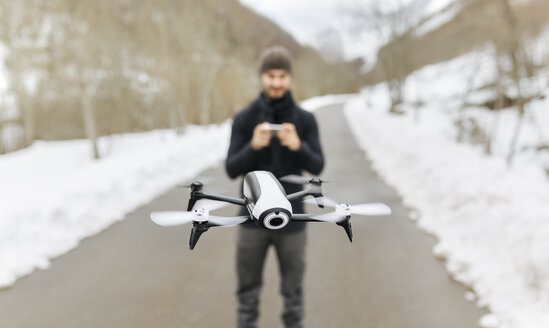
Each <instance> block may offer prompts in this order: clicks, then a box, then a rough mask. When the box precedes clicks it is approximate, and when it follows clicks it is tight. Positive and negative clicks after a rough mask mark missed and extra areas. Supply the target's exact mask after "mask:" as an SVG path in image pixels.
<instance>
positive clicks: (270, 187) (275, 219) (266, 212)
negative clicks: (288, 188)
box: [243, 171, 293, 230]
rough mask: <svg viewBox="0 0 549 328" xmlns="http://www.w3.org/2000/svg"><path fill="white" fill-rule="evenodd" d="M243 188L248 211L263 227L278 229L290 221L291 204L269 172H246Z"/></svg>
mask: <svg viewBox="0 0 549 328" xmlns="http://www.w3.org/2000/svg"><path fill="white" fill-rule="evenodd" d="M243 189H244V190H243V192H244V198H245V200H246V207H247V208H248V211H249V212H250V213H251V215H252V217H253V219H255V220H258V221H259V222H260V224H261V225H262V226H263V227H265V228H267V229H270V230H278V229H282V228H284V227H285V226H287V225H288V223H290V218H291V217H292V214H293V212H292V205H291V204H290V202H289V201H288V198H287V196H286V192H285V191H284V188H283V187H282V185H281V184H280V182H278V180H277V179H276V178H275V177H274V175H273V174H272V173H271V172H267V171H254V172H250V173H248V174H246V176H245V177H244V186H243Z"/></svg>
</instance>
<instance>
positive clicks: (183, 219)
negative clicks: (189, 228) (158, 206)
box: [151, 211, 195, 227]
mask: <svg viewBox="0 0 549 328" xmlns="http://www.w3.org/2000/svg"><path fill="white" fill-rule="evenodd" d="M194 218H195V215H194V213H193V212H183V211H166V212H152V213H151V220H152V221H153V222H154V223H156V224H158V225H159V226H163V227H171V226H176V225H181V224H186V223H191V222H192V221H193V219H194Z"/></svg>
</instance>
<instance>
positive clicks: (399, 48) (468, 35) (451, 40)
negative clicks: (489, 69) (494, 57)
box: [365, 0, 549, 84]
mask: <svg viewBox="0 0 549 328" xmlns="http://www.w3.org/2000/svg"><path fill="white" fill-rule="evenodd" d="M507 2H508V1H507V0H455V1H450V2H449V5H448V6H447V7H446V8H444V10H441V11H440V12H438V13H435V14H433V15H432V16H431V17H427V18H426V19H424V20H420V23H419V24H416V25H414V26H409V28H408V29H407V30H406V31H403V32H402V33H399V35H398V36H397V35H395V36H394V38H393V40H392V41H390V42H388V43H387V44H386V45H385V46H383V47H382V48H381V49H380V50H379V52H378V61H377V63H376V65H375V66H374V67H373V68H372V69H371V70H370V72H369V73H368V74H367V75H366V76H365V83H368V84H372V83H377V82H379V81H383V80H386V79H387V77H388V76H389V78H390V77H392V76H393V75H406V74H409V73H411V72H413V71H415V70H417V69H420V68H422V67H424V66H427V65H432V64H436V63H440V62H442V61H447V60H450V59H453V58H456V57H458V56H460V55H463V54H465V53H468V52H471V51H474V50H475V49H478V48H479V47H483V46H485V45H486V44H490V45H493V46H495V47H496V48H497V49H499V51H501V52H505V51H509V48H512V47H516V45H514V44H513V43H514V42H515V41H514V40H513V35H514V34H518V35H519V37H520V38H521V39H523V42H528V41H529V40H530V41H531V40H535V39H536V38H537V37H538V36H539V34H540V33H542V32H543V31H544V28H545V27H546V26H547V25H548V23H549V2H548V1H545V0H527V1H517V2H513V6H512V8H511V11H512V12H511V13H508V12H506V11H507V10H506V9H505V5H504V4H505V3H507ZM448 12H453V17H452V18H451V19H449V20H448V21H446V22H444V23H443V24H440V25H439V26H437V27H436V28H434V29H429V30H428V31H427V32H423V30H424V27H425V25H428V24H429V23H430V21H433V20H436V19H438V16H442V15H447V14H448ZM413 14H414V13H412V12H410V11H408V12H406V11H405V10H402V12H401V15H403V16H410V15H413ZM509 15H511V17H510V16H509ZM407 19H410V18H409V17H407ZM511 51H513V50H512V49H511ZM527 55H528V54H527ZM391 58H393V59H391ZM384 61H385V66H387V62H389V66H393V67H392V68H389V69H387V67H385V68H384ZM392 61H398V62H399V65H396V64H393V65H391V64H390V62H392ZM396 66H398V67H396Z"/></svg>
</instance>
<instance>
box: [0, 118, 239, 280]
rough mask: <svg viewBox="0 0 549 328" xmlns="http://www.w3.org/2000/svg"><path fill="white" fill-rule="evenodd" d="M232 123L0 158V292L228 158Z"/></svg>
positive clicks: (39, 145)
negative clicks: (98, 154)
mask: <svg viewBox="0 0 549 328" xmlns="http://www.w3.org/2000/svg"><path fill="white" fill-rule="evenodd" d="M229 133H230V123H225V124H222V125H219V126H215V125H212V126H207V127H195V126H191V127H188V129H187V131H186V133H185V134H184V135H177V134H176V133H175V132H173V131H154V132H149V133H142V134H127V135H117V136H112V137H105V138H101V139H100V140H99V143H100V148H101V150H102V153H103V154H104V155H105V156H104V158H103V159H101V160H99V161H93V160H91V159H90V158H91V147H90V144H89V142H88V141H86V140H74V141H63V142H36V143H35V144H33V146H32V147H30V148H28V149H25V150H21V151H18V152H14V153H10V154H7V155H3V156H0V181H1V182H2V183H1V184H0V200H2V201H1V202H0V213H1V216H0V287H5V286H9V285H11V284H13V283H14V282H15V280H16V279H17V278H18V277H21V276H23V275H26V274H29V273H31V272H32V271H34V270H35V269H36V268H40V269H45V268H48V267H49V265H50V259H51V258H53V257H56V256H59V255H61V254H64V253H66V252H67V251H69V250H71V249H73V248H74V247H76V246H77V245H78V243H79V240H81V239H82V238H84V237H87V236H90V235H93V234H95V233H97V232H99V231H101V230H103V229H105V228H107V227H108V226H110V225H111V224H112V223H113V222H116V221H118V220H121V219H122V218H124V215H125V213H128V212H130V211H132V210H134V209H136V208H137V207H139V206H142V205H144V204H146V203H148V202H149V201H150V200H151V199H152V198H154V197H156V196H158V195H160V194H161V193H163V192H165V191H166V190H168V189H169V188H171V187H173V186H174V185H176V184H177V183H179V182H181V181H182V180H185V179H189V178H191V177H193V176H195V175H197V174H198V172H200V171H202V170H204V169H205V168H207V167H209V166H212V165H215V164H217V163H218V162H219V161H220V160H222V159H223V158H224V156H225V155H226V150H227V147H228V140H229Z"/></svg>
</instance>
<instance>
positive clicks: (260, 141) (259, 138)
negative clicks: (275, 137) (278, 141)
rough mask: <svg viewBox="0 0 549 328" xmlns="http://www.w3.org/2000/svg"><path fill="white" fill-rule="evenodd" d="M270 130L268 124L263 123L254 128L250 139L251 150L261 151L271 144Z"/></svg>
mask: <svg viewBox="0 0 549 328" xmlns="http://www.w3.org/2000/svg"><path fill="white" fill-rule="evenodd" d="M271 136H272V133H271V128H270V127H269V123H267V122H263V123H261V124H258V125H256V126H255V128H254V135H253V137H252V149H253V150H255V151H258V150H261V149H263V148H265V147H267V146H268V145H270V144H271Z"/></svg>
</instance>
